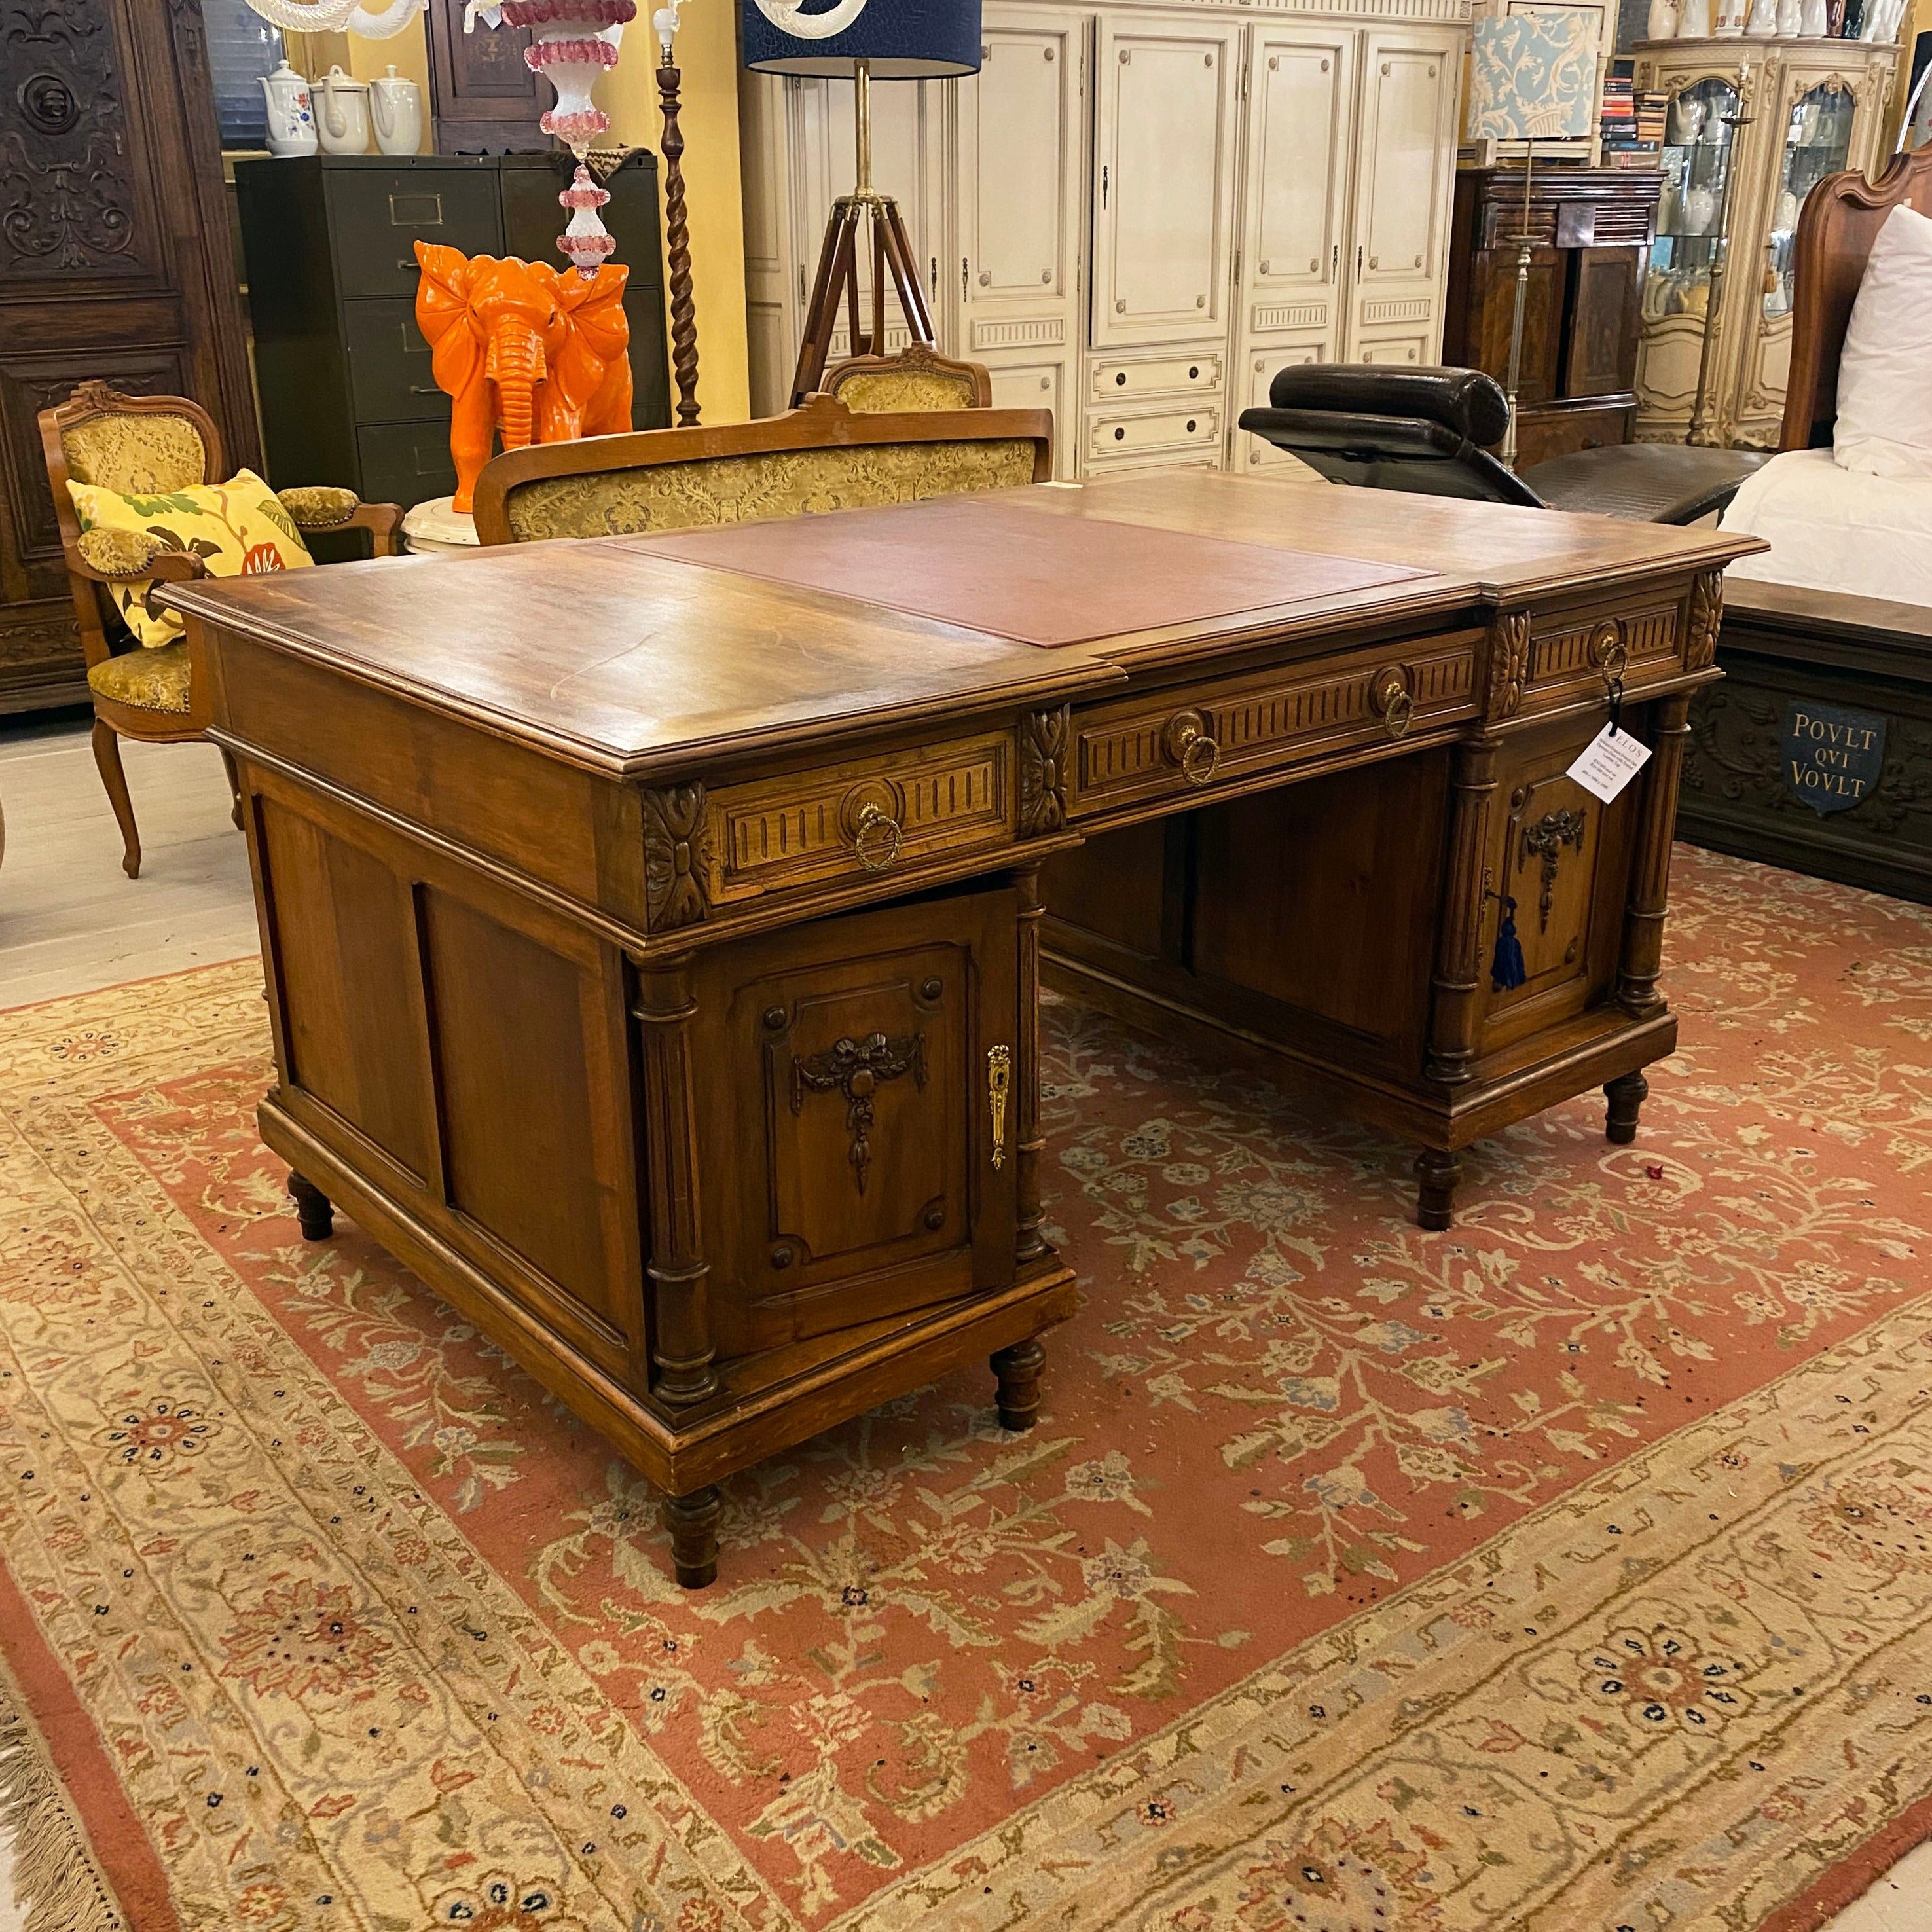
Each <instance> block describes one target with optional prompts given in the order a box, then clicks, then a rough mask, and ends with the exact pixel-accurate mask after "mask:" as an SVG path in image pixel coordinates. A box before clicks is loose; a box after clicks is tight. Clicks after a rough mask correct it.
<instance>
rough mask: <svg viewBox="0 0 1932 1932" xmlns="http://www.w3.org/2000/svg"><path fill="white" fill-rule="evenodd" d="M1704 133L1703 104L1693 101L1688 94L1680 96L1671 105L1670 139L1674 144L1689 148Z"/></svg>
mask: <svg viewBox="0 0 1932 1932" xmlns="http://www.w3.org/2000/svg"><path fill="white" fill-rule="evenodd" d="M1703 131H1704V104H1703V102H1702V101H1693V100H1692V99H1691V98H1690V97H1689V95H1679V97H1678V98H1677V99H1676V100H1675V101H1673V102H1672V103H1671V104H1670V139H1671V141H1672V142H1673V145H1676V146H1677V147H1680V148H1688V147H1689V146H1690V145H1691V144H1692V142H1694V141H1695V140H1696V139H1697V137H1698V136H1700V134H1702V133H1703Z"/></svg>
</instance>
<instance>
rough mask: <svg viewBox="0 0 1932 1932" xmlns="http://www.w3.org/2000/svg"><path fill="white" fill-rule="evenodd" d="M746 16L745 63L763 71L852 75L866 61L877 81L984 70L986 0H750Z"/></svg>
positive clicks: (844, 77) (746, 1) (837, 76)
mask: <svg viewBox="0 0 1932 1932" xmlns="http://www.w3.org/2000/svg"><path fill="white" fill-rule="evenodd" d="M744 21H745V65H746V66H747V67H748V68H752V69H753V70H754V71H756V72H757V73H760V74H816V75H819V76H821V77H829V78H831V79H832V80H850V78H851V77H852V75H853V71H855V70H856V68H857V66H858V64H859V62H861V61H864V62H866V63H867V64H868V68H869V71H870V72H871V77H872V78H873V79H874V80H935V79H939V78H943V77H945V76H946V75H948V74H977V73H978V72H979V71H980V0H805V5H803V6H799V5H795V4H791V0H744ZM828 26H829V27H832V28H835V31H832V32H829V33H827V32H826V31H824V29H825V28H826V27H828Z"/></svg>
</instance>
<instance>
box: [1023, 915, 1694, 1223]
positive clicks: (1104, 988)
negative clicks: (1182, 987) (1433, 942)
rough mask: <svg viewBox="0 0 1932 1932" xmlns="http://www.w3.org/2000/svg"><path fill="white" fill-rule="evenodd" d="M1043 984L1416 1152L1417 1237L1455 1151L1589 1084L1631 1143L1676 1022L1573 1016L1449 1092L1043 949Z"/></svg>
mask: <svg viewBox="0 0 1932 1932" xmlns="http://www.w3.org/2000/svg"><path fill="white" fill-rule="evenodd" d="M1040 978H1041V980H1042V982H1043V983H1044V984H1045V985H1046V986H1051V987H1052V988H1054V989H1055V990H1056V991H1058V992H1065V993H1068V994H1070V995H1072V996H1073V998H1076V999H1077V1000H1080V1001H1084V1002H1085V1004H1087V1005H1088V1006H1091V1007H1098V1008H1099V1009H1100V1010H1101V1011H1102V1012H1103V1013H1109V1014H1111V1015H1112V1016H1113V1017H1114V1018H1115V1019H1118V1020H1119V1021H1121V1022H1122V1023H1123V1024H1124V1025H1127V1026H1130V1027H1133V1028H1136V1029H1138V1030H1139V1031H1142V1032H1144V1033H1151V1034H1155V1035H1156V1036H1157V1037H1159V1038H1160V1039H1163V1040H1173V1041H1175V1042H1178V1043H1179V1044H1181V1045H1182V1046H1185V1047H1187V1049H1189V1050H1190V1052H1199V1053H1202V1054H1204V1055H1208V1056H1210V1057H1214V1058H1229V1057H1232V1058H1235V1059H1238V1060H1239V1061H1241V1063H1242V1064H1244V1065H1249V1066H1254V1067H1259V1069H1260V1070H1262V1071H1263V1072H1265V1073H1271V1074H1276V1075H1283V1074H1285V1075H1286V1076H1288V1077H1289V1079H1292V1080H1293V1081H1295V1082H1297V1083H1298V1084H1299V1085H1304V1086H1306V1087H1307V1088H1311V1089H1313V1090H1314V1091H1316V1092H1319V1093H1320V1094H1322V1095H1324V1096H1325V1097H1327V1098H1329V1099H1331V1100H1334V1101H1336V1102H1337V1103H1339V1104H1340V1106H1342V1107H1343V1109H1346V1111H1347V1112H1349V1113H1351V1114H1352V1115H1355V1116H1356V1117H1357V1118H1360V1119H1362V1120H1365V1121H1372V1122H1373V1123H1374V1124H1376V1126H1378V1127H1386V1128H1388V1129H1389V1130H1391V1132H1393V1133H1399V1134H1400V1135H1402V1136H1403V1137H1404V1138H1405V1139H1407V1140H1409V1141H1410V1142H1413V1143H1415V1144H1416V1145H1418V1146H1419V1147H1420V1148H1421V1152H1420V1153H1419V1154H1418V1156H1417V1157H1416V1163H1415V1176H1416V1182H1417V1203H1416V1221H1417V1223H1418V1226H1421V1227H1424V1228H1429V1229H1445V1228H1448V1227H1450V1226H1453V1225H1454V1213H1455V1194H1456V1190H1457V1187H1458V1186H1459V1185H1460V1183H1461V1181H1462V1178H1463V1159H1462V1154H1463V1149H1464V1148H1466V1147H1469V1145H1472V1143H1473V1142H1476V1141H1478V1140H1481V1139H1483V1138H1484V1136H1486V1135H1488V1134H1493V1133H1501V1132H1502V1130H1503V1129H1504V1128H1505V1127H1511V1126H1514V1124H1515V1123H1516V1122H1517V1121H1526V1120H1528V1119H1529V1118H1531V1117H1532V1115H1537V1114H1540V1113H1541V1112H1543V1110H1544V1109H1545V1108H1546V1107H1553V1106H1557V1105H1559V1103H1561V1102H1562V1101H1565V1100H1574V1098H1575V1097H1577V1095H1578V1094H1586V1093H1588V1092H1589V1090H1590V1089H1591V1088H1592V1087H1601V1088H1603V1089H1604V1093H1605V1094H1606V1096H1607V1098H1608V1100H1609V1102H1610V1112H1609V1117H1608V1120H1607V1124H1606V1127H1605V1129H1604V1134H1605V1138H1606V1139H1608V1140H1610V1141H1611V1142H1614V1143H1617V1144H1619V1145H1628V1143H1629V1142H1631V1141H1633V1140H1634V1139H1636V1137H1637V1117H1638V1112H1639V1109H1640V1108H1641V1107H1642V1106H1643V1100H1644V1097H1645V1096H1646V1094H1648V1093H1649V1090H1650V1083H1649V1082H1648V1081H1647V1080H1646V1079H1645V1078H1644V1076H1643V1068H1645V1067H1648V1066H1649V1065H1650V1064H1652V1062H1653V1061H1658V1060H1663V1059H1666V1058H1668V1057H1669V1056H1670V1055H1671V1054H1673V1053H1674V1052H1676V1049H1677V1016H1676V1014H1675V1013H1671V1012H1670V1011H1668V1010H1664V1011H1662V1012H1660V1013H1657V1014H1655V1015H1654V1016H1652V1017H1650V1018H1649V1019H1641V1020H1638V1019H1631V1017H1630V1016H1628V1014H1626V1013H1623V1012H1622V1010H1619V1009H1618V1008H1616V1007H1598V1008H1597V1009H1595V1010H1594V1011H1592V1012H1591V1013H1586V1014H1583V1015H1581V1016H1579V1018H1578V1019H1577V1020H1576V1021H1574V1022H1571V1023H1570V1024H1569V1025H1566V1026H1565V1027H1564V1028H1562V1029H1561V1031H1559V1033H1558V1034H1556V1036H1555V1037H1541V1038H1539V1039H1538V1040H1535V1042H1533V1043H1530V1046H1529V1049H1528V1050H1525V1049H1522V1048H1519V1049H1516V1050H1515V1051H1514V1052H1504V1053H1499V1054H1498V1055H1495V1056H1494V1057H1493V1060H1491V1061H1487V1062H1485V1061H1478V1063H1477V1064H1476V1065H1475V1068H1474V1069H1473V1070H1472V1077H1471V1078H1470V1079H1469V1080H1468V1081H1467V1082H1464V1083H1463V1084H1462V1085H1460V1086H1457V1087H1453V1088H1451V1087H1441V1088H1433V1089H1426V1090H1425V1089H1422V1088H1415V1089H1405V1088H1401V1087H1399V1086H1397V1085H1393V1084H1391V1083H1389V1082H1384V1081H1380V1080H1377V1079H1373V1078H1372V1077H1369V1076H1364V1075H1362V1074H1361V1073H1357V1072H1355V1071H1353V1070H1351V1069H1350V1067H1349V1066H1348V1065H1347V1064H1346V1062H1344V1061H1341V1060H1340V1059H1339V1058H1325V1057H1324V1056H1322V1055H1320V1054H1318V1053H1316V1052H1311V1051H1310V1050H1309V1049H1307V1048H1305V1047H1303V1046H1298V1045H1297V1044H1295V1043H1292V1042H1290V1041H1288V1040H1280V1039H1271V1038H1269V1037H1267V1036H1266V1035H1265V1034H1262V1033H1259V1032H1257V1031H1255V1030H1254V1029H1253V1028H1252V1027H1250V1026H1247V1025H1243V1024H1241V1022H1238V1021H1236V1020H1235V1019H1231V1018H1230V1017H1229V1016H1227V1015H1226V1014H1223V1013H1215V1012H1214V1011H1211V1010H1208V1008H1207V1007H1205V1006H1204V1005H1202V1004H1191V1003H1190V1002H1189V1001H1187V1000H1184V999H1183V998H1178V997H1176V996H1175V995H1174V994H1172V992H1168V991H1166V990H1164V989H1160V988H1157V987H1156V986H1152V985H1150V984H1148V983H1145V982H1142V983H1134V982H1132V981H1130V980H1127V979H1125V978H1122V977H1116V976H1115V974H1111V973H1108V972H1106V971H1103V970H1101V969H1100V968H1097V967H1096V966H1095V965H1093V964H1092V963H1091V962H1088V961H1086V960H1082V959H1074V958H1072V957H1070V956H1068V955H1067V954H1066V953H1059V952H1055V951H1053V950H1048V951H1047V952H1046V953H1043V956H1042V958H1041V962H1040Z"/></svg>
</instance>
